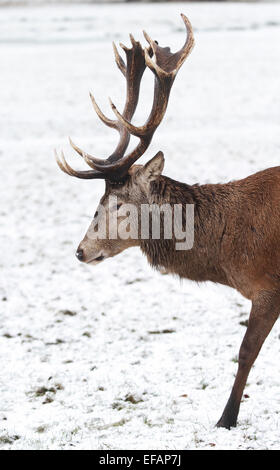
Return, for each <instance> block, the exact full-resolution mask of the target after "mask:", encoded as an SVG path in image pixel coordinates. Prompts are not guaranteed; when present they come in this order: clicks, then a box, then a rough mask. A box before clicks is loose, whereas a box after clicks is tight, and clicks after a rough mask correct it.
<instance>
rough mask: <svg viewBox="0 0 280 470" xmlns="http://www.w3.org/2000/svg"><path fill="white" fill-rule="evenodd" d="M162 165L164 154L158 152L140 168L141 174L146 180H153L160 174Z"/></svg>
mask: <svg viewBox="0 0 280 470" xmlns="http://www.w3.org/2000/svg"><path fill="white" fill-rule="evenodd" d="M163 167H164V155H163V153H162V152H158V153H157V154H156V155H155V156H154V157H153V158H152V159H151V160H149V161H148V162H147V163H146V165H144V166H143V168H142V171H141V173H142V175H143V176H144V178H145V179H146V180H147V181H153V180H154V179H156V177H157V176H159V175H161V173H162V170H163Z"/></svg>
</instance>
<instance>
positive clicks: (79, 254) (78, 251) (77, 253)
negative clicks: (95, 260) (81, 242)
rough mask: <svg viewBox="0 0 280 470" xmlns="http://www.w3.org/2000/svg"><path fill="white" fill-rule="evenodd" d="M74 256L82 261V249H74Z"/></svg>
mask: <svg viewBox="0 0 280 470" xmlns="http://www.w3.org/2000/svg"><path fill="white" fill-rule="evenodd" d="M76 257H77V258H78V260H79V261H83V258H84V252H83V250H77V251H76Z"/></svg>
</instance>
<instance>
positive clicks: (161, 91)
mask: <svg viewBox="0 0 280 470" xmlns="http://www.w3.org/2000/svg"><path fill="white" fill-rule="evenodd" d="M181 16H182V19H183V21H184V24H185V27H186V30H187V38H186V41H185V44H184V46H183V47H182V48H181V49H180V50H179V51H178V52H176V53H171V51H170V48H169V47H160V46H159V45H158V43H157V42H156V41H154V40H153V39H151V38H150V37H149V35H148V34H147V33H146V32H144V36H145V38H146V40H147V41H148V43H149V46H150V49H149V50H148V49H145V63H146V65H147V66H148V67H149V68H150V69H151V70H152V72H153V73H154V76H155V84H154V101H153V106H152V110H151V113H150V115H149V117H148V120H147V122H146V123H145V124H144V125H143V126H140V127H136V126H134V125H133V124H131V122H130V121H129V118H127V116H124V115H121V114H120V113H119V111H118V110H117V108H116V106H115V105H114V104H113V103H112V102H111V107H112V110H113V111H114V113H115V115H116V117H117V119H118V121H119V122H120V123H121V124H122V126H124V127H125V128H126V129H127V131H128V132H129V133H130V134H133V135H135V136H137V137H139V138H140V142H139V144H138V145H137V147H136V148H135V149H134V150H133V151H132V152H131V153H130V154H128V155H126V156H125V157H123V158H122V159H121V160H119V161H116V162H114V164H110V165H109V164H108V165H106V168H107V170H112V171H113V170H115V171H118V172H120V173H123V174H124V173H125V172H126V171H127V170H128V168H129V167H130V166H131V165H132V164H133V163H135V161H136V160H137V159H138V158H140V157H141V156H142V155H143V153H144V152H145V151H146V150H147V148H148V146H149V145H150V142H151V140H152V137H153V135H154V133H155V131H156V129H157V127H158V126H159V124H160V123H161V121H162V119H163V117H164V114H165V112H166V108H167V105H168V100H169V95H170V91H171V88H172V85H173V82H174V80H175V77H176V75H177V72H178V70H179V69H180V67H181V66H182V64H183V62H184V61H185V60H186V58H187V56H188V55H189V54H190V52H191V50H192V48H193V46H194V38H193V32H192V26H191V23H190V21H189V20H188V18H187V17H186V16H185V15H183V14H182V15H181ZM151 49H152V51H153V53H154V57H155V61H153V60H152V59H151V56H150V55H151V54H150V50H151ZM95 167H96V169H100V170H101V167H100V166H99V165H95Z"/></svg>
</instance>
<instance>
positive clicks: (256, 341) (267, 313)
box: [217, 293, 280, 429]
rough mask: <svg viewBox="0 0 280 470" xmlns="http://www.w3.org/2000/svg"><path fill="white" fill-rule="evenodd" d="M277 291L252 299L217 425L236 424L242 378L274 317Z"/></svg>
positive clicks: (251, 363)
mask: <svg viewBox="0 0 280 470" xmlns="http://www.w3.org/2000/svg"><path fill="white" fill-rule="evenodd" d="M279 301H280V295H279V294H278V295H275V294H270V293H265V294H262V295H261V296H259V297H258V298H257V299H256V300H254V301H253V302H252V309H251V313H250V317H249V323H248V328H247V331H246V334H245V336H244V339H243V341H242V344H241V347H240V351H239V358H238V370H237V375H236V378H235V381H234V385H233V388H232V391H231V394H230V397H229V400H228V402H227V404H226V407H225V409H224V412H223V414H222V416H221V418H220V420H219V421H218V423H217V426H218V427H223V428H227V429H230V428H231V427H234V426H236V421H237V416H238V412H239V407H240V402H241V398H242V395H243V390H244V387H245V385H246V381H247V378H248V375H249V372H250V370H251V367H252V365H253V364H254V362H255V359H256V358H257V356H258V353H259V351H260V349H261V347H262V345H263V343H264V340H265V338H266V337H267V335H268V334H269V332H270V331H271V329H272V327H273V325H274V323H275V321H276V320H277V318H278V312H279V303H280V302H279Z"/></svg>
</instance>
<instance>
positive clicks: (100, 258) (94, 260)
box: [87, 255, 105, 264]
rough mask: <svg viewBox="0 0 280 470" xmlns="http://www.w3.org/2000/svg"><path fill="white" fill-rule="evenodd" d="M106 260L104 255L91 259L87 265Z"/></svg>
mask: <svg viewBox="0 0 280 470" xmlns="http://www.w3.org/2000/svg"><path fill="white" fill-rule="evenodd" d="M104 259H105V256H104V255H99V256H97V257H96V258H91V259H90V260H89V261H87V264H96V263H100V262H101V261H103V260H104Z"/></svg>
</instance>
